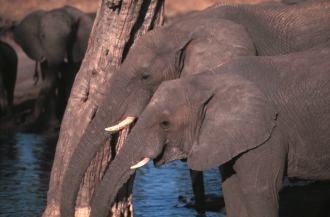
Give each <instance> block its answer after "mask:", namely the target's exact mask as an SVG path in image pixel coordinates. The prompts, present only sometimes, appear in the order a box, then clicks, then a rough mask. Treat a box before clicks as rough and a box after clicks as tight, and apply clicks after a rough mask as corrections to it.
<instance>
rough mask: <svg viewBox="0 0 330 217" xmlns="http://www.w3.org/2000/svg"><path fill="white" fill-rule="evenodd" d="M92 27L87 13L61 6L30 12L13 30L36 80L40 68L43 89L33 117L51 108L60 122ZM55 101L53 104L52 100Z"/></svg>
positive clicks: (91, 21) (37, 116)
mask: <svg viewBox="0 0 330 217" xmlns="http://www.w3.org/2000/svg"><path fill="white" fill-rule="evenodd" d="M92 24H93V20H92V19H91V17H90V16H88V15H87V14H85V13H83V12H81V11H80V10H78V9H76V8H73V7H70V6H64V7H62V8H58V9H54V10H51V11H41V10H40V11H35V12H32V13H31V14H28V15H27V16H26V17H25V18H24V19H23V20H22V21H21V22H20V23H19V24H18V25H17V26H16V27H15V29H14V38H15V41H16V42H17V43H18V44H19V45H20V46H21V47H22V49H23V50H24V51H25V53H26V54H27V55H28V56H29V57H30V58H31V59H33V60H35V61H36V72H35V79H36V81H37V80H38V78H39V72H38V68H41V76H42V87H41V90H40V93H39V96H38V99H37V102H36V106H35V112H34V113H35V118H39V117H40V116H41V115H42V114H44V113H46V112H49V110H50V111H52V109H53V110H56V113H57V117H58V118H59V119H61V117H62V115H63V112H64V109H65V106H66V101H67V98H68V97H69V93H70V90H71V86H72V83H73V80H74V77H75V74H76V72H77V71H78V70H79V67H80V64H81V61H82V59H83V57H84V55H85V51H86V48H87V43H88V38H89V34H90V31H91V28H92ZM54 98H57V99H56V100H55V102H53V101H51V99H54ZM47 105H53V106H54V107H55V106H56V107H57V109H55V108H48V107H47ZM47 116H49V114H47Z"/></svg>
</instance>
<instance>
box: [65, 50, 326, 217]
mask: <svg viewBox="0 0 330 217" xmlns="http://www.w3.org/2000/svg"><path fill="white" fill-rule="evenodd" d="M329 58H330V47H323V48H317V49H312V50H308V51H303V52H298V53H291V54H288V55H280V56H272V57H236V58H234V59H233V60H232V61H230V62H228V63H226V64H224V65H223V66H220V67H218V68H215V69H213V70H210V71H208V72H205V73H200V74H196V75H191V76H187V77H185V78H180V79H176V80H171V81H165V82H163V83H162V84H161V85H160V86H159V88H158V89H157V91H156V92H155V94H154V95H153V97H152V98H151V100H150V103H149V104H148V105H147V106H146V108H145V110H144V111H143V112H142V114H141V116H140V118H139V119H138V120H137V122H136V124H135V127H134V128H133V129H132V131H131V133H130V134H129V135H128V138H127V140H126V143H125V144H124V145H123V147H122V149H121V150H120V151H119V153H118V154H117V156H116V158H115V159H114V161H112V163H111V164H110V166H109V167H108V169H107V171H106V172H105V174H104V176H103V178H102V180H101V181H100V182H99V184H98V185H97V187H96V189H95V192H94V195H93V199H92V206H91V216H93V217H105V216H107V214H108V212H109V208H110V206H109V205H110V204H112V202H113V201H114V198H115V196H116V193H117V191H118V190H119V189H120V187H121V186H122V185H123V184H124V183H125V182H126V181H127V179H128V178H129V177H130V175H131V174H132V173H134V171H135V170H136V169H138V168H139V167H141V166H143V165H145V164H146V163H147V162H148V161H150V160H153V161H154V164H155V165H156V166H157V167H159V166H161V165H163V164H165V163H168V162H170V161H173V160H177V159H183V158H186V159H187V164H188V166H189V168H191V169H193V170H198V171H203V170H206V169H210V168H214V167H219V166H220V170H221V172H222V176H223V181H222V188H223V193H224V199H225V203H226V211H227V216H228V217H247V216H249V217H265V216H267V217H278V192H279V190H280V189H281V186H282V180H283V178H284V176H288V177H295V178H302V179H310V180H330V167H329V165H330V148H329V145H330V134H329V132H330V110H329V106H330V63H329V61H328V59H329ZM66 202H67V201H66Z"/></svg>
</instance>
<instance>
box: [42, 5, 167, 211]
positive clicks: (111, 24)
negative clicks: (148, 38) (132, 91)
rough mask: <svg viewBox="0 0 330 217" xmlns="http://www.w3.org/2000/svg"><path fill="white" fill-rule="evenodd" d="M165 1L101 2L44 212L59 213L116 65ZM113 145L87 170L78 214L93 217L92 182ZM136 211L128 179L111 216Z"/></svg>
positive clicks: (159, 15) (158, 17)
mask: <svg viewBox="0 0 330 217" xmlns="http://www.w3.org/2000/svg"><path fill="white" fill-rule="evenodd" d="M163 5H164V0H102V1H101V2H100V6H99V9H98V12H97V16H96V19H95V22H94V26H93V29H92V32H91V36H90V40H89V45H88V48H87V52H86V55H85V58H84V60H83V63H82V65H81V68H80V71H79V72H78V74H77V76H76V79H75V82H74V86H73V88H72V91H71V96H70V99H69V102H68V106H67V109H66V112H65V115H64V118H63V121H62V125H61V130H60V136H59V140H58V143H57V147H56V154H55V159H54V163H53V168H52V172H51V178H50V184H49V190H48V195H47V207H46V210H45V211H44V213H43V216H44V217H59V216H60V212H59V206H58V204H59V198H60V193H61V186H62V181H63V175H64V173H65V170H66V168H67V165H68V162H69V159H70V157H71V155H72V153H73V150H74V149H75V147H76V146H77V144H78V142H79V140H80V138H81V136H82V134H83V133H84V131H85V129H86V127H87V125H88V124H89V122H90V121H91V119H92V117H93V115H94V114H95V112H96V110H97V107H98V106H99V105H100V102H101V100H102V99H103V97H104V95H105V94H106V89H107V88H106V87H107V83H109V82H108V81H109V79H110V78H111V75H112V74H113V72H115V71H116V70H117V69H118V66H119V65H120V64H121V62H122V61H123V59H124V58H125V56H126V54H127V52H128V50H129V48H130V47H131V45H132V44H133V42H134V40H135V39H136V38H137V37H139V36H141V35H142V34H144V33H145V32H147V31H148V30H150V29H152V28H154V27H156V26H159V25H161V24H162V23H163ZM126 134H127V131H125V132H121V133H120V138H119V139H118V142H117V143H122V142H123V140H124V138H125V135H126ZM109 144H110V142H109V141H108V142H107V144H105V145H104V147H103V149H102V150H100V151H99V153H98V154H97V156H96V158H95V159H94V160H93V162H92V163H91V165H90V167H89V169H88V171H87V172H86V175H85V178H84V180H83V182H82V184H81V187H80V191H79V194H78V199H77V201H76V214H75V216H76V217H78V216H79V217H81V216H84V217H85V216H89V203H90V199H91V195H92V192H93V189H94V188H93V186H94V183H95V181H96V180H98V179H99V178H100V176H101V175H102V172H103V171H104V168H105V166H106V165H107V163H108V162H109V161H110V160H111V153H110V152H111V151H110V150H111V148H110V146H109ZM117 146H118V144H117ZM117 149H118V147H117ZM132 215H133V213H132V206H131V184H129V185H128V188H125V189H124V191H123V192H122V194H121V195H120V196H119V197H118V202H117V204H115V205H114V206H113V208H112V216H132ZM65 217H67V216H65Z"/></svg>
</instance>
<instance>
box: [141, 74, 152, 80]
mask: <svg viewBox="0 0 330 217" xmlns="http://www.w3.org/2000/svg"><path fill="white" fill-rule="evenodd" d="M148 78H150V75H149V74H142V76H141V79H142V80H147V79H148Z"/></svg>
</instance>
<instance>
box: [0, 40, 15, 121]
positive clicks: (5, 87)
mask: <svg viewBox="0 0 330 217" xmlns="http://www.w3.org/2000/svg"><path fill="white" fill-rule="evenodd" d="M16 75H17V54H16V52H15V50H14V49H13V48H12V47H11V46H10V45H9V44H8V43H6V42H3V41H0V116H1V115H4V114H6V113H7V112H8V111H10V109H11V107H12V106H13V101H14V90H15V83H16Z"/></svg>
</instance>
